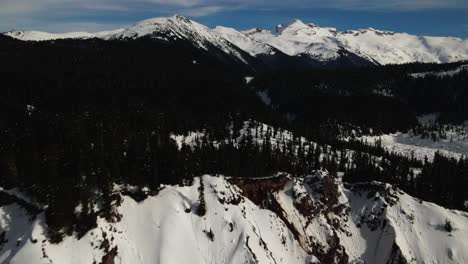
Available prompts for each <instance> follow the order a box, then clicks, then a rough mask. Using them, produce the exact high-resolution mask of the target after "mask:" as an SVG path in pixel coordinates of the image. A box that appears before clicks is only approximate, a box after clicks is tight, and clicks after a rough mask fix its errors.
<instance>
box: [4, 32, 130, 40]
mask: <svg viewBox="0 0 468 264" xmlns="http://www.w3.org/2000/svg"><path fill="white" fill-rule="evenodd" d="M123 30H124V29H116V30H112V31H101V32H94V33H90V32H70V33H61V34H54V33H47V32H42V31H9V32H6V33H4V35H6V36H10V37H12V38H16V39H19V40H24V41H44V40H54V39H90V38H101V39H110V38H112V37H114V36H115V35H116V34H119V33H120V32H122V31H123Z"/></svg>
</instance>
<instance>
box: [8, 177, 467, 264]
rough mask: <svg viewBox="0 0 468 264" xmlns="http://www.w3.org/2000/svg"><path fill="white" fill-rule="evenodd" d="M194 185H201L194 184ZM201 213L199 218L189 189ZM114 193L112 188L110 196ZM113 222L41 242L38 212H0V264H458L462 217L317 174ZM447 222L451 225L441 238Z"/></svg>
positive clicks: (170, 191)
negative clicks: (80, 234) (203, 205)
mask: <svg viewBox="0 0 468 264" xmlns="http://www.w3.org/2000/svg"><path fill="white" fill-rule="evenodd" d="M200 179H203V181H200ZM200 184H204V194H203V195H204V197H205V200H206V210H207V211H206V214H205V215H204V216H199V215H197V214H196V210H197V208H198V206H199V192H200V191H199V188H198V187H199V185H200ZM121 188H123V187H119V188H117V187H116V193H119V190H120V189H121ZM118 197H120V198H121V199H118V200H120V202H116V205H115V210H116V211H117V212H118V213H119V214H120V215H121V218H120V219H119V220H117V221H115V222H109V221H107V220H106V219H104V218H102V217H100V218H98V226H97V227H96V228H94V229H92V230H90V231H89V232H88V233H87V234H86V235H85V236H83V237H82V238H81V239H77V238H76V237H75V236H74V235H71V236H69V237H66V238H65V239H64V240H63V242H61V243H59V244H52V243H50V242H49V241H48V239H47V237H46V236H45V231H44V214H43V213H42V212H39V213H37V215H30V214H28V213H27V211H26V210H25V209H24V207H23V206H21V205H20V204H18V203H15V202H12V203H6V204H5V203H4V204H3V205H2V206H1V207H0V233H1V234H2V235H1V236H2V241H1V243H0V245H1V246H0V263H135V264H140V263H216V264H217V263H301V264H302V263H318V262H319V261H321V263H348V262H349V263H376V264H379V263H465V262H466V261H465V258H466V257H468V256H465V254H466V252H468V241H466V237H467V236H468V215H467V214H466V213H462V212H459V211H450V210H447V209H444V208H441V207H439V206H436V205H434V204H431V203H425V202H420V201H419V200H417V199H414V198H412V197H410V196H408V195H407V194H405V193H403V192H401V191H399V190H397V189H394V188H392V187H391V186H389V185H385V184H380V183H369V184H355V185H347V186H344V185H343V183H342V182H341V180H340V179H339V178H338V179H336V178H332V177H329V176H327V174H326V173H324V172H317V173H316V174H315V175H312V176H309V177H306V178H301V179H299V178H292V177H289V176H285V175H280V176H278V177H275V178H264V179H257V180H247V179H231V178H228V177H222V176H219V177H212V176H207V175H206V176H203V177H201V178H196V179H195V181H194V183H193V185H192V186H185V187H177V186H176V187H174V186H165V187H164V189H163V190H162V191H160V192H159V194H158V195H156V196H149V197H148V198H147V199H145V200H143V201H141V202H136V201H135V200H133V199H132V198H131V197H129V196H126V195H124V194H123V193H120V194H118ZM446 220H447V221H450V223H451V224H452V226H453V231H452V232H447V231H446V230H445V229H444V225H445V223H446Z"/></svg>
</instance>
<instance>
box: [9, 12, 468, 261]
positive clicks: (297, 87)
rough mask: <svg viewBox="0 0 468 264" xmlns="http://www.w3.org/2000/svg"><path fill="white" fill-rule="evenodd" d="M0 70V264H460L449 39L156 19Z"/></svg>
mask: <svg viewBox="0 0 468 264" xmlns="http://www.w3.org/2000/svg"><path fill="white" fill-rule="evenodd" d="M0 69H2V71H1V77H2V81H1V83H2V85H1V89H0V263H17V264H18V263H19V264H23V263H54V264H64V263H65V264H67V263H77V264H78V263H80V264H81V263H90V264H91V263H103V264H116V263H124V264H126V263H135V264H143V263H148V264H149V263H162V264H166V263H194V264H198V263H200V264H202V263H204V264H206V263H213V264H218V263H232V264H240V263H258V264H273V263H275V264H282V263H285V264H290V263H291V264H293V263H294V264H295V263H301V264H312V263H324V264H329V263H355V264H358V263H359V264H364V263H371V264H373V263H375V264H380V263H382V264H397V263H404V264H406V263H408V264H409V263H427V264H429V263H431V264H432V263H434V264H435V263H468V239H467V238H468V191H467V190H468V158H467V154H468V107H467V106H468V40H463V39H459V38H453V37H424V36H414V35H409V34H406V33H396V32H389V31H381V30H376V29H372V28H369V29H361V30H347V31H339V30H337V29H335V28H324V27H320V26H318V25H315V24H305V23H303V22H302V21H300V20H294V21H292V22H290V23H286V24H281V25H278V26H277V27H276V29H274V30H266V29H261V28H254V29H251V30H246V31H238V30H236V29H233V28H226V27H222V26H218V27H216V28H214V29H211V28H208V27H206V26H204V25H201V24H199V23H197V22H195V21H192V20H189V19H187V18H185V17H182V16H179V15H176V16H173V17H168V18H153V19H147V20H144V21H141V22H138V23H136V24H135V25H133V26H131V27H128V28H122V29H116V30H112V31H106V32H96V33H88V32H71V33H62V34H55V33H46V32H39V31H9V32H5V33H3V34H0Z"/></svg>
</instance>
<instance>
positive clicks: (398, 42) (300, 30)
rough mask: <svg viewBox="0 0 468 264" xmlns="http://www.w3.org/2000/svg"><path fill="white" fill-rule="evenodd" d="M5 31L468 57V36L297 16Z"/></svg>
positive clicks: (342, 61) (276, 55)
mask: <svg viewBox="0 0 468 264" xmlns="http://www.w3.org/2000/svg"><path fill="white" fill-rule="evenodd" d="M4 35H7V36H10V37H13V38H16V39H20V40H25V41H45V40H57V39H70V38H73V39H90V38H100V39H104V40H126V39H137V38H144V37H150V38H155V39H159V40H162V41H165V42H171V41H175V40H185V41H188V42H190V43H191V44H193V45H194V46H196V47H198V48H199V49H202V50H208V49H209V47H210V46H211V47H216V48H218V49H220V50H222V51H223V52H225V53H227V54H229V55H230V56H232V57H234V58H235V59H237V60H240V61H242V62H244V63H248V62H249V60H251V59H252V58H249V57H253V58H255V59H257V60H260V61H263V62H267V63H270V64H271V63H272V61H275V60H278V59H281V62H282V63H284V61H285V60H289V61H295V62H296V63H297V62H301V63H302V64H304V63H306V64H310V65H314V66H327V65H336V64H338V65H365V64H375V65H386V64H403V63H412V62H423V63H448V62H455V61H462V60H468V40H466V39H465V40H464V39H460V38H453V37H428V36H415V35H410V34H406V33H396V32H391V31H382V30H376V29H373V28H369V29H362V30H347V31H339V30H337V29H335V28H329V27H320V26H317V25H315V24H305V23H303V22H302V21H300V20H294V21H292V22H289V23H286V24H284V25H278V27H277V28H276V29H275V30H266V29H261V28H254V29H250V30H245V31H239V30H236V29H233V28H227V27H222V26H218V27H216V28H214V29H210V28H208V27H206V26H204V25H201V24H199V23H197V22H195V21H192V20H189V19H187V18H185V17H182V16H179V15H175V16H173V17H167V18H152V19H147V20H143V21H141V22H138V23H136V24H135V25H133V26H131V27H129V28H122V29H116V30H112V31H103V32H95V33H88V32H70V33H63V34H52V33H46V32H40V31H9V32H6V33H4Z"/></svg>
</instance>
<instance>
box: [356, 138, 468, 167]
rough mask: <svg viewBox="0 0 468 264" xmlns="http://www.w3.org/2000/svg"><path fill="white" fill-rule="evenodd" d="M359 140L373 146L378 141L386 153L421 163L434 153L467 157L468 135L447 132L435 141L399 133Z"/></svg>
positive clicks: (430, 158)
mask: <svg viewBox="0 0 468 264" xmlns="http://www.w3.org/2000/svg"><path fill="white" fill-rule="evenodd" d="M360 140H362V141H363V142H367V143H368V144H373V143H375V142H377V141H378V140H380V141H381V144H382V146H383V147H384V148H385V149H387V150H388V151H393V152H396V153H399V154H402V155H405V156H408V157H411V156H414V157H415V158H416V159H418V160H421V161H422V160H424V157H427V158H428V159H429V160H432V159H433V158H434V155H435V153H436V152H439V153H440V154H442V155H444V156H446V157H453V158H455V159H460V158H461V157H462V156H465V157H466V156H467V155H468V135H467V134H463V135H460V134H457V133H454V132H448V137H447V138H446V139H439V140H437V141H433V140H432V139H431V138H421V136H415V135H412V134H410V133H401V132H397V133H394V134H385V135H382V136H363V137H361V138H360Z"/></svg>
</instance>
